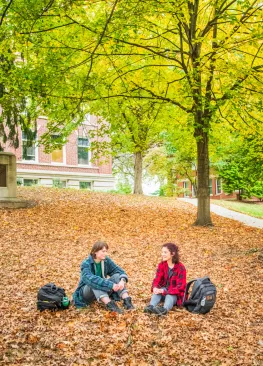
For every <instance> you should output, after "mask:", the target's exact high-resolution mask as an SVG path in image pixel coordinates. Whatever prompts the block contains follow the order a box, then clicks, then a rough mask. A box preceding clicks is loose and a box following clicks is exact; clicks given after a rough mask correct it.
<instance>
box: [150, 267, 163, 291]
mask: <svg viewBox="0 0 263 366" xmlns="http://www.w3.org/2000/svg"><path fill="white" fill-rule="evenodd" d="M163 275H164V274H163V269H162V263H159V265H158V267H157V271H156V274H155V277H154V280H153V283H152V291H153V289H154V288H160V284H161V281H162V279H163Z"/></svg>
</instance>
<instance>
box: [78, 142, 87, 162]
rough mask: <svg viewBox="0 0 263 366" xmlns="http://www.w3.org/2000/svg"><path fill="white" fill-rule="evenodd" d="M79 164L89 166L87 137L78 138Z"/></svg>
mask: <svg viewBox="0 0 263 366" xmlns="http://www.w3.org/2000/svg"><path fill="white" fill-rule="evenodd" d="M78 164H82V165H88V164H89V139H88V138H85V137H79V138H78Z"/></svg>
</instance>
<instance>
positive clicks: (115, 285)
mask: <svg viewBox="0 0 263 366" xmlns="http://www.w3.org/2000/svg"><path fill="white" fill-rule="evenodd" d="M112 289H113V291H115V292H117V291H119V289H120V285H119V283H114V285H113V287H112Z"/></svg>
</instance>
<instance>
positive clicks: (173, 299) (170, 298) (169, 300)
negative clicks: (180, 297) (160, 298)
mask: <svg viewBox="0 0 263 366" xmlns="http://www.w3.org/2000/svg"><path fill="white" fill-rule="evenodd" d="M176 303H177V296H176V295H166V296H165V300H164V305H163V307H164V308H165V309H166V310H167V311H169V310H171V309H172V308H173V307H174V305H176Z"/></svg>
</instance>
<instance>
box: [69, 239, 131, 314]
mask: <svg viewBox="0 0 263 366" xmlns="http://www.w3.org/2000/svg"><path fill="white" fill-rule="evenodd" d="M108 248H109V247H108V244H107V243H105V242H103V241H97V242H96V243H95V244H94V245H93V247H92V249H91V252H90V255H89V257H88V258H87V259H85V260H84V261H83V262H82V264H81V274H80V281H79V284H78V287H77V289H76V291H75V292H74V294H73V301H74V304H75V306H76V307H77V308H82V307H84V306H87V305H89V304H91V303H92V302H93V301H94V300H98V301H99V302H102V303H104V304H105V305H106V308H107V309H108V310H109V311H112V312H116V313H119V314H122V313H123V311H122V310H121V309H120V308H119V307H118V305H117V304H116V302H115V301H114V300H113V299H112V298H115V299H122V300H123V307H124V309H126V310H132V309H134V306H133V304H132V300H131V297H130V296H129V295H128V291H127V289H126V282H128V276H127V274H126V273H125V272H124V270H123V269H122V268H120V267H119V266H117V264H115V263H114V262H113V261H112V260H111V259H110V258H109V257H108V256H107V251H108Z"/></svg>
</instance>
